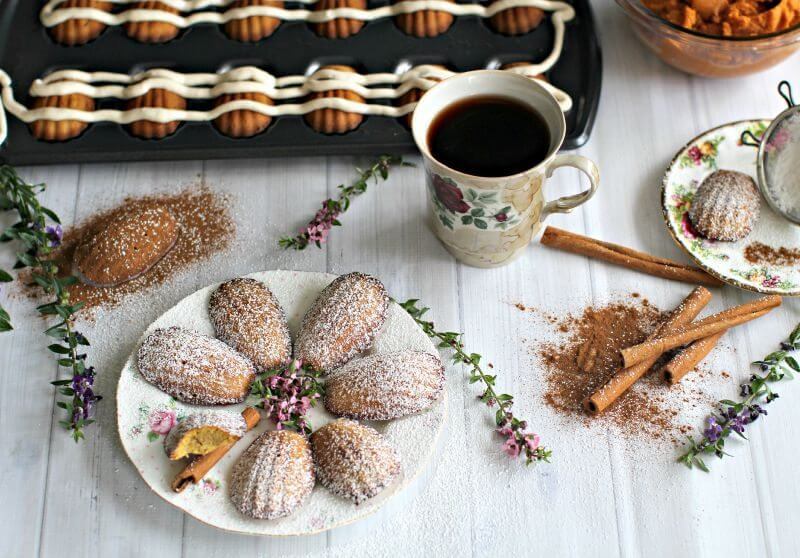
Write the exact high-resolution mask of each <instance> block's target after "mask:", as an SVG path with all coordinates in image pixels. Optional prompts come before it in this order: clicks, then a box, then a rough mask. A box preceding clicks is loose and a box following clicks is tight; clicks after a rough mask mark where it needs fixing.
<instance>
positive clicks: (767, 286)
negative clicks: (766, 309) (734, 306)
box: [661, 120, 800, 296]
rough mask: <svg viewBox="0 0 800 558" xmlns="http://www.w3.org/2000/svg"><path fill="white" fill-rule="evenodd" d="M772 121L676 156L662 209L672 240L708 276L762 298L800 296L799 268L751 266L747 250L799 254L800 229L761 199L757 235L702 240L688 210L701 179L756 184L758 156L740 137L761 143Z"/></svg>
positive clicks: (718, 134)
mask: <svg viewBox="0 0 800 558" xmlns="http://www.w3.org/2000/svg"><path fill="white" fill-rule="evenodd" d="M769 123H770V121H769V120H742V121H740V122H732V123H730V124H725V125H723V126H719V127H717V128H714V129H712V130H709V131H707V132H704V133H703V134H701V135H699V136H697V137H696V138H694V139H693V140H691V141H690V142H689V143H688V144H687V145H686V146H684V147H683V148H682V149H681V150H680V151H679V152H678V153H677V155H675V158H674V159H673V160H672V162H671V163H670V165H669V168H668V169H667V172H666V174H665V175H664V181H663V184H662V189H661V207H662V210H663V212H664V220H665V222H666V224H667V228H668V229H669V232H670V233H671V234H672V237H673V238H674V239H675V241H676V242H677V243H678V245H679V246H680V247H682V248H683V249H684V250H686V252H687V253H688V254H689V255H690V256H691V257H692V258H693V259H694V261H695V262H697V265H699V266H700V267H702V268H703V269H704V270H705V271H707V272H708V273H710V274H711V275H714V276H715V277H718V278H719V279H721V280H722V281H725V282H726V283H729V284H731V285H734V286H736V287H740V288H742V289H746V290H748V291H755V292H759V293H774V294H780V295H785V296H800V266H797V265H776V264H774V263H770V262H767V261H750V260H748V259H747V258H746V257H745V252H746V249H747V247H748V246H750V245H751V244H755V243H760V244H763V245H765V246H766V247H768V248H767V249H770V248H771V249H772V250H775V251H777V250H780V249H781V248H786V249H789V250H800V227H798V226H796V225H793V224H791V223H790V222H789V221H787V220H786V219H784V218H783V217H781V216H780V215H778V214H776V213H774V212H773V211H772V209H770V207H769V205H768V204H767V203H766V202H765V201H763V200H762V204H761V215H760V217H759V219H758V223H757V224H756V226H755V227H754V229H753V231H752V232H751V233H750V234H749V235H748V236H747V237H746V238H744V239H743V240H740V241H738V242H715V241H712V240H707V239H705V238H702V237H701V236H700V235H698V234H697V232H696V231H695V230H694V228H693V227H692V224H691V221H690V220H689V215H688V211H689V207H690V206H691V204H692V199H693V198H694V194H695V192H696V191H697V188H698V186H699V185H700V183H701V182H702V181H703V179H704V178H705V177H706V176H708V175H709V174H710V173H712V172H713V171H715V170H717V169H729V170H735V171H739V172H743V173H745V174H748V175H750V176H751V177H753V179H754V180H755V179H756V157H757V154H758V151H757V150H756V149H754V148H753V147H749V146H747V145H743V144H742V143H741V141H740V139H739V138H740V136H741V135H742V132H745V131H749V132H751V133H752V134H753V135H754V136H755V137H757V138H760V137H761V136H762V135H763V133H764V131H765V130H766V129H767V127H768V126H769Z"/></svg>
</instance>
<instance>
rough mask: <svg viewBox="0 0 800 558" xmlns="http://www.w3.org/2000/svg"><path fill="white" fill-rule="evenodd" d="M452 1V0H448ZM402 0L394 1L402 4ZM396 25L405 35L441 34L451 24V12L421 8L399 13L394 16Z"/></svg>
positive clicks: (425, 35)
mask: <svg viewBox="0 0 800 558" xmlns="http://www.w3.org/2000/svg"><path fill="white" fill-rule="evenodd" d="M448 1H449V2H452V1H453V0H448ZM402 3H403V0H400V2H396V4H402ZM394 20H395V22H396V23H397V26H398V27H399V28H400V29H401V30H402V31H403V33H405V34H407V35H414V36H415V37H418V38H420V39H423V38H425V37H435V36H436V35H441V34H442V33H444V32H445V31H447V30H448V29H450V26H451V25H453V14H451V13H450V12H442V11H438V10H421V11H418V12H411V13H408V14H400V15H397V16H395V18H394Z"/></svg>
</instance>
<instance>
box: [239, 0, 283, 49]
mask: <svg viewBox="0 0 800 558" xmlns="http://www.w3.org/2000/svg"><path fill="white" fill-rule="evenodd" d="M248 6H272V7H273V8H283V1H282V0H236V2H234V3H233V4H231V5H230V7H229V8H228V9H229V10H235V9H238V8H247V7H248ZM280 24H281V20H280V19H278V18H276V17H269V16H250V17H243V18H239V19H232V20H230V21H229V22H228V23H226V24H225V34H226V35H228V36H229V37H230V38H231V39H236V40H237V41H242V42H246V43H254V42H256V41H260V40H261V39H263V38H265V37H269V36H270V35H272V33H274V32H275V30H276V29H277V28H278V26H279V25H280Z"/></svg>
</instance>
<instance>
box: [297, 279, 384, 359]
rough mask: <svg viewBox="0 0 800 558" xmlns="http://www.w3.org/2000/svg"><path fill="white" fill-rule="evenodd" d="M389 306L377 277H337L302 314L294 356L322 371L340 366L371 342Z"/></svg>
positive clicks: (381, 325)
mask: <svg viewBox="0 0 800 558" xmlns="http://www.w3.org/2000/svg"><path fill="white" fill-rule="evenodd" d="M388 308H389V295H388V294H387V292H386V289H385V288H384V286H383V283H381V282H380V281H378V280H377V279H376V278H375V277H371V276H369V275H364V274H363V273H348V274H347V275H342V276H340V277H337V278H336V279H335V280H334V281H333V282H332V283H331V284H330V285H328V286H327V287H325V289H324V290H323V291H322V292H321V293H320V295H319V297H317V300H315V301H314V304H312V305H311V308H309V310H308V312H306V315H305V316H304V317H303V323H302V324H301V326H300V333H298V335H297V341H296V342H295V347H294V356H295V358H297V359H300V360H301V361H302V362H303V364H307V365H309V366H311V367H312V368H314V369H316V370H319V371H321V372H330V371H331V370H333V369H335V368H338V367H340V366H341V365H343V364H344V363H346V362H347V361H349V360H350V359H351V358H353V357H354V356H355V355H357V354H358V353H360V352H362V351H365V350H367V349H368V348H370V347H371V346H372V342H373V340H374V339H375V336H376V335H377V334H378V332H379V331H380V329H381V327H383V323H384V322H385V321H386V312H387V310H388Z"/></svg>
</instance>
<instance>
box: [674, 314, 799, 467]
mask: <svg viewBox="0 0 800 558" xmlns="http://www.w3.org/2000/svg"><path fill="white" fill-rule="evenodd" d="M797 350H800V325H798V326H797V327H795V328H794V331H792V333H791V334H790V335H789V339H788V340H787V341H784V342H783V343H781V349H780V350H779V351H775V352H773V353H770V354H768V355H767V356H766V357H764V359H763V360H757V361H756V362H754V363H753V365H754V366H758V367H759V369H760V370H761V372H762V374H761V375H759V374H753V375H752V376H750V379H749V381H747V382H746V383H743V384H741V385H740V387H739V395H740V396H741V397H742V399H741V401H738V402H737V401H731V400H730V399H723V400H722V401H720V402H719V403H720V409H719V411H718V412H717V413H713V414H711V415H710V416H709V417H708V418H707V419H706V428H705V429H704V430H703V436H702V438H700V440H697V441H696V440H695V439H694V438H692V437H690V438H689V448H688V449H687V451H686V453H684V454H683V455H681V456H680V457H679V458H678V461H679V462H680V463H683V464H684V465H686V466H687V467H689V468H690V469H691V468H692V467H697V468H698V469H700V470H702V471H705V472H709V468H708V466H707V465H706V463H705V461H704V460H703V458H702V456H703V455H714V456H716V457H718V458H720V459H722V458H723V457H725V456H726V455H727V456H730V454H729V453H726V452H725V440H726V439H727V438H728V437H729V436H730V435H731V434H736V435H737V436H739V437H740V438H743V439H747V438H746V437H745V435H744V432H745V428H746V427H747V426H748V425H750V424H752V423H754V422H755V421H756V420H758V418H759V417H761V416H762V415H764V416H766V415H767V410H766V409H765V408H764V405H768V404H769V403H772V402H773V401H775V400H776V399H778V394H777V393H776V392H775V391H773V389H772V387H771V386H770V384H772V383H775V382H779V381H781V380H783V379H790V380H791V379H793V378H794V374H795V373H797V372H800V364H798V362H797V360H796V359H795V358H794V356H792V355H791V354H790V353H791V352H793V351H797Z"/></svg>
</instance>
